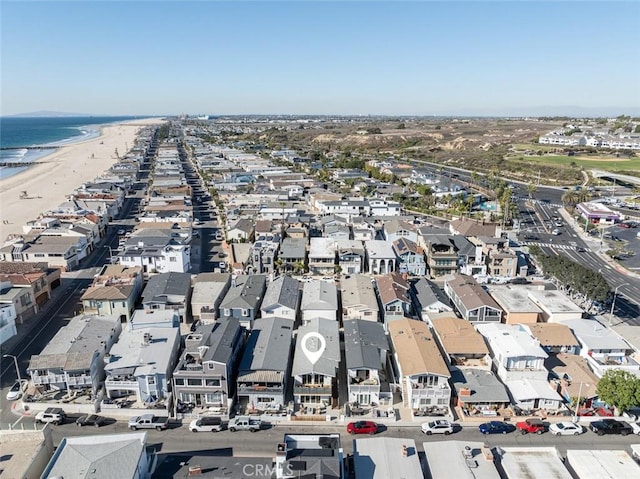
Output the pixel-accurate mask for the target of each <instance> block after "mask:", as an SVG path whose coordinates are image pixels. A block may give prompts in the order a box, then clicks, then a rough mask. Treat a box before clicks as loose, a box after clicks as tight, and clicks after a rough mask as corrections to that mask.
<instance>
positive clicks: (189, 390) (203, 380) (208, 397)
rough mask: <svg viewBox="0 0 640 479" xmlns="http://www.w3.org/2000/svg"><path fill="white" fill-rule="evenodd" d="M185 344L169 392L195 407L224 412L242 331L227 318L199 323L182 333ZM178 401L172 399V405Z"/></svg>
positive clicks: (229, 401)
mask: <svg viewBox="0 0 640 479" xmlns="http://www.w3.org/2000/svg"><path fill="white" fill-rule="evenodd" d="M184 343H185V346H184V350H183V352H182V355H181V357H180V360H179V361H178V365H177V366H176V368H175V370H174V371H173V394H174V396H175V397H176V399H177V401H179V402H180V403H183V404H193V405H194V407H195V408H196V410H200V411H207V410H209V411H210V410H212V409H209V408H213V409H214V410H218V411H219V412H220V413H225V414H226V413H228V412H229V411H230V409H231V406H232V405H233V401H234V398H235V387H236V381H235V379H236V369H237V366H238V362H239V360H240V351H241V348H242V346H243V344H244V334H243V331H242V328H241V327H240V323H238V322H237V321H234V320H232V319H229V318H225V319H220V320H218V321H216V322H214V323H213V324H201V325H199V326H198V327H197V328H196V330H195V331H192V332H190V333H189V334H187V335H186V337H185V340H184ZM177 406H178V402H176V407H177Z"/></svg>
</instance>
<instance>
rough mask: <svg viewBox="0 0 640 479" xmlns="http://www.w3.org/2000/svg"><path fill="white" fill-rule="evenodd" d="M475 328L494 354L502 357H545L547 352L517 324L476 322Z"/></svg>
mask: <svg viewBox="0 0 640 479" xmlns="http://www.w3.org/2000/svg"><path fill="white" fill-rule="evenodd" d="M476 329H477V330H478V332H479V333H480V334H482V335H483V336H484V337H485V338H487V341H488V342H489V347H490V348H491V350H492V351H493V354H494V356H498V355H499V354H502V355H503V356H504V357H509V358H512V357H516V356H532V357H535V358H545V359H546V358H547V357H548V354H547V353H545V352H544V350H543V349H542V348H541V347H540V344H539V343H538V341H537V340H536V339H534V338H533V337H531V336H530V335H529V334H528V333H526V332H525V331H523V330H522V329H520V326H519V325H509V324H496V323H487V324H477V325H476Z"/></svg>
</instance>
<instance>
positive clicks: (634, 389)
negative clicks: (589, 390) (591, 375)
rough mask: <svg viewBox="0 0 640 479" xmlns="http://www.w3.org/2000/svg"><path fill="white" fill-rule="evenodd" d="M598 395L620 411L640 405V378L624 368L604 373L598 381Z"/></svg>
mask: <svg viewBox="0 0 640 479" xmlns="http://www.w3.org/2000/svg"><path fill="white" fill-rule="evenodd" d="M597 392H598V396H599V397H600V399H601V400H602V401H604V402H606V403H607V404H609V405H610V406H614V407H615V408H616V409H617V410H618V411H619V412H620V413H622V412H625V411H628V410H629V409H631V408H632V407H634V406H640V378H638V377H637V376H635V375H634V374H631V373H630V372H629V371H624V370H622V369H611V370H609V371H607V372H606V373H604V376H602V378H601V379H600V382H599V383H598V390H597Z"/></svg>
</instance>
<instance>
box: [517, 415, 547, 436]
mask: <svg viewBox="0 0 640 479" xmlns="http://www.w3.org/2000/svg"><path fill="white" fill-rule="evenodd" d="M516 429H517V430H518V431H520V432H521V433H522V434H542V433H543V432H544V431H545V430H546V428H545V426H544V423H543V422H542V421H541V420H540V419H535V418H529V419H525V420H524V421H520V422H518V423H516Z"/></svg>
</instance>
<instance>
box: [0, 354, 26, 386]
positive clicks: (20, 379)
mask: <svg viewBox="0 0 640 479" xmlns="http://www.w3.org/2000/svg"><path fill="white" fill-rule="evenodd" d="M2 357H3V358H13V364H15V365H16V373H17V374H18V382H19V383H20V384H22V377H20V367H19V366H18V358H16V357H15V356H14V355H13V354H3V355H2Z"/></svg>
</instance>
